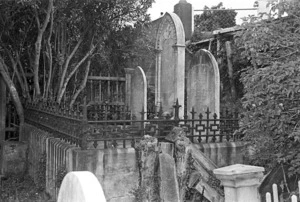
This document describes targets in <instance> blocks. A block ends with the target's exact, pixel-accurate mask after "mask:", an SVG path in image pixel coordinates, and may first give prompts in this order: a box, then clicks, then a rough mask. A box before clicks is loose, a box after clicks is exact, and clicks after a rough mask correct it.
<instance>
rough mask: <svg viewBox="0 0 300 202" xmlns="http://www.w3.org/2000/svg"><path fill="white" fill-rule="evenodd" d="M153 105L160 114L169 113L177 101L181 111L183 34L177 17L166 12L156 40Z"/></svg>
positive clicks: (183, 54)
mask: <svg viewBox="0 0 300 202" xmlns="http://www.w3.org/2000/svg"><path fill="white" fill-rule="evenodd" d="M156 50H157V54H156V69H155V70H156V77H155V102H156V104H159V105H161V106H162V109H163V111H168V112H172V110H173V107H172V106H173V104H174V103H175V102H176V100H177V99H178V101H179V104H180V105H182V107H181V108H180V110H179V116H180V117H183V112H184V80H185V67H184V65H185V34H184V28H183V25H182V22H181V20H180V18H179V17H178V16H177V15H176V14H175V13H166V14H165V15H164V17H163V19H162V20H161V23H160V25H159V28H158V32H157V37H156Z"/></svg>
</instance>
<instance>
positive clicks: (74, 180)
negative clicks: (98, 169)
mask: <svg viewBox="0 0 300 202" xmlns="http://www.w3.org/2000/svg"><path fill="white" fill-rule="evenodd" d="M94 201H98V202H106V199H105V196H104V192H103V190H102V187H101V185H100V183H99V181H98V179H97V178H96V176H95V175H94V174H93V173H91V172H88V171H77V172H69V173H68V174H67V175H66V176H65V178H64V179H63V182H62V184H61V187H60V190H59V194H58V200H57V202H94Z"/></svg>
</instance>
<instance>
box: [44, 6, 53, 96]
mask: <svg viewBox="0 0 300 202" xmlns="http://www.w3.org/2000/svg"><path fill="white" fill-rule="evenodd" d="M50 17H51V21H50V32H49V36H48V40H47V45H46V49H47V52H48V55H47V56H48V65H49V74H48V81H47V85H46V93H45V96H46V98H48V97H49V90H50V86H51V81H52V70H53V68H52V65H53V63H52V59H53V57H52V48H51V36H52V32H53V20H54V19H53V10H52V12H51V16H50Z"/></svg>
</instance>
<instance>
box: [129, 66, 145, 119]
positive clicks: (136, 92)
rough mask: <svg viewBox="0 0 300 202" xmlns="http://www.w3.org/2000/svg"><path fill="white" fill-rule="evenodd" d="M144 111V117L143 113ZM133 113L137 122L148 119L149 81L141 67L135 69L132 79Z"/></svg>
mask: <svg viewBox="0 0 300 202" xmlns="http://www.w3.org/2000/svg"><path fill="white" fill-rule="evenodd" d="M142 111H144V116H143V117H142V114H141V112H142ZM131 112H132V113H133V114H134V115H135V116H136V118H137V120H142V119H143V120H145V119H147V115H146V114H145V112H147V80H146V75H145V72H144V70H143V69H142V68H141V67H136V68H135V69H134V72H133V75H132V78H131Z"/></svg>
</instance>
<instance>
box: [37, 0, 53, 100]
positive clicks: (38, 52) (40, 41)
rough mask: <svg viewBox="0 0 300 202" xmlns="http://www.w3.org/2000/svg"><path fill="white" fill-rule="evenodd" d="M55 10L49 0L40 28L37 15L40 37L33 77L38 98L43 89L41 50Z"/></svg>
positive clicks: (51, 0) (38, 38)
mask: <svg viewBox="0 0 300 202" xmlns="http://www.w3.org/2000/svg"><path fill="white" fill-rule="evenodd" d="M52 9H53V0H49V3H48V8H47V14H46V18H45V21H44V23H43V25H42V27H40V23H39V19H38V14H36V18H37V24H38V29H39V30H38V36H37V39H36V42H35V58H34V63H33V65H34V66H33V71H34V77H33V82H34V88H35V94H36V96H37V97H40V96H41V89H40V85H39V66H40V56H41V48H42V38H43V35H44V32H45V30H46V28H47V25H48V23H49V21H50V14H51V12H52Z"/></svg>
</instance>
